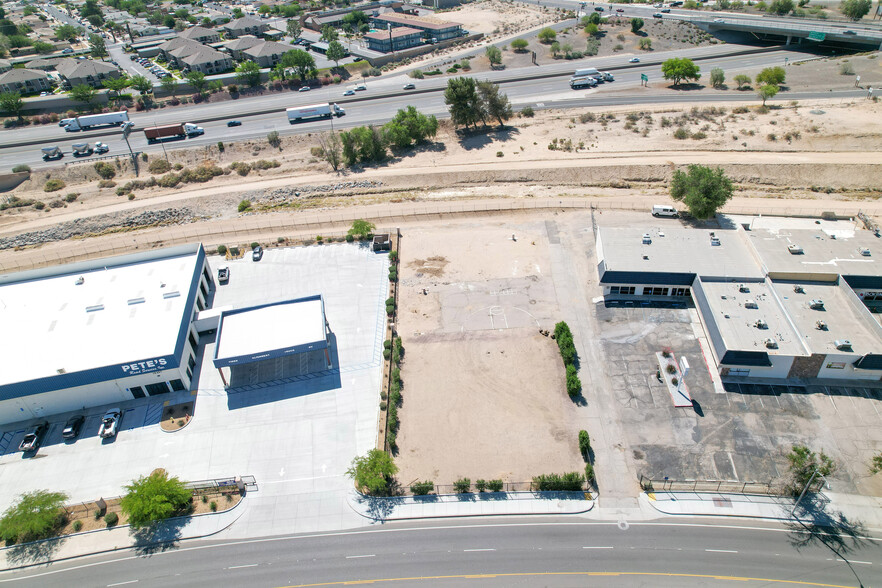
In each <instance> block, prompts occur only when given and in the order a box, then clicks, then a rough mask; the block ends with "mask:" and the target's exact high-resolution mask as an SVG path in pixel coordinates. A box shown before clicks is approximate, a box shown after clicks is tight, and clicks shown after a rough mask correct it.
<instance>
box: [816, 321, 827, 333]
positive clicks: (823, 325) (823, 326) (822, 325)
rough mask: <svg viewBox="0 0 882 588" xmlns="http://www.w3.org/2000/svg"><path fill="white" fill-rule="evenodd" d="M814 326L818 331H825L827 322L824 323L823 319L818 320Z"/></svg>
mask: <svg viewBox="0 0 882 588" xmlns="http://www.w3.org/2000/svg"><path fill="white" fill-rule="evenodd" d="M815 328H817V329H818V330H819V331H826V330H827V323H825V322H824V321H818V322H816V323H815Z"/></svg>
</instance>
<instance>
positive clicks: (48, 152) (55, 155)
mask: <svg viewBox="0 0 882 588" xmlns="http://www.w3.org/2000/svg"><path fill="white" fill-rule="evenodd" d="M40 151H42V152H43V161H49V160H50V159H61V158H62V157H64V153H62V152H61V149H59V148H58V147H57V146H53V147H41V148H40Z"/></svg>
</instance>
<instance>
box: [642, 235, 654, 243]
mask: <svg viewBox="0 0 882 588" xmlns="http://www.w3.org/2000/svg"><path fill="white" fill-rule="evenodd" d="M643 244H644V245H651V244H652V237H651V236H650V235H649V233H643Z"/></svg>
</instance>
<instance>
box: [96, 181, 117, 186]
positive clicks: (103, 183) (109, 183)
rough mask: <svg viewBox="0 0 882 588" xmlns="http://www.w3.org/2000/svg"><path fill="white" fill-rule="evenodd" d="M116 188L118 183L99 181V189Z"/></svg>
mask: <svg viewBox="0 0 882 588" xmlns="http://www.w3.org/2000/svg"><path fill="white" fill-rule="evenodd" d="M114 186H116V182H114V181H113V180H98V187H99V188H113V187H114Z"/></svg>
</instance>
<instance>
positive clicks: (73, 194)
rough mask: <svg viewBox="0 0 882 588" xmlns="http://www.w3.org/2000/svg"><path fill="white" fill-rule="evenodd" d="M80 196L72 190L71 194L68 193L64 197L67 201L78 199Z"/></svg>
mask: <svg viewBox="0 0 882 588" xmlns="http://www.w3.org/2000/svg"><path fill="white" fill-rule="evenodd" d="M79 197H80V195H79V193H77V192H71V193H70V194H68V195H67V196H65V197H64V201H65V202H73V201H74V200H76V199H77V198H79Z"/></svg>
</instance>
